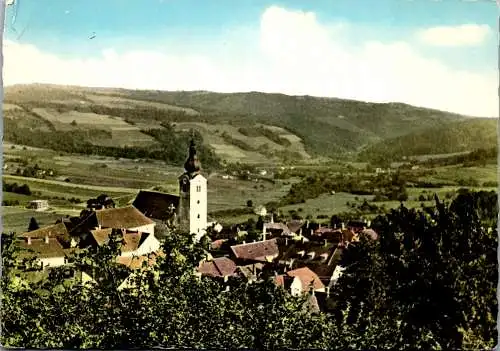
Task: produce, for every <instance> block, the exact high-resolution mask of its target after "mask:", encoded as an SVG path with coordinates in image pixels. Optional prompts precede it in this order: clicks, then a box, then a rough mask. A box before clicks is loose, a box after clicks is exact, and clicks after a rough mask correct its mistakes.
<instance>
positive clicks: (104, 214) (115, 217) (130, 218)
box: [95, 206, 154, 229]
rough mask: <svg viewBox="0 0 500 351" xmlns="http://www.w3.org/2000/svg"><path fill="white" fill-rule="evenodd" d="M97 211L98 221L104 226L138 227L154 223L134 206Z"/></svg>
mask: <svg viewBox="0 0 500 351" xmlns="http://www.w3.org/2000/svg"><path fill="white" fill-rule="evenodd" d="M95 213H96V217H97V223H98V224H99V225H100V226H101V227H103V228H116V229H121V228H137V227H140V226H143V225H147V224H152V223H154V222H153V221H152V220H151V219H149V218H148V217H146V216H145V215H143V214H142V213H141V211H139V210H138V209H136V208H135V207H134V206H127V207H121V208H106V209H103V210H98V211H96V212H95Z"/></svg>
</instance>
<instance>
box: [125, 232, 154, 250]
mask: <svg viewBox="0 0 500 351" xmlns="http://www.w3.org/2000/svg"><path fill="white" fill-rule="evenodd" d="M149 235H152V234H146V233H144V234H143V233H125V234H123V241H124V243H123V245H122V252H129V251H135V250H137V249H138V248H139V246H140V243H141V238H142V237H143V236H149Z"/></svg>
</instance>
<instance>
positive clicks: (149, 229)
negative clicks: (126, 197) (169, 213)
mask: <svg viewBox="0 0 500 351" xmlns="http://www.w3.org/2000/svg"><path fill="white" fill-rule="evenodd" d="M155 225H156V223H151V224H146V225H143V226H140V227H134V228H127V229H128V230H130V231H131V232H141V233H148V234H153V233H154V232H155Z"/></svg>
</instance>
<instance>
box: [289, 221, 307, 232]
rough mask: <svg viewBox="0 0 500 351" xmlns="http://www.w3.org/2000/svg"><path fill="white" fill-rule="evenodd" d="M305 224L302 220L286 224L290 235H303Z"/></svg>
mask: <svg viewBox="0 0 500 351" xmlns="http://www.w3.org/2000/svg"><path fill="white" fill-rule="evenodd" d="M304 224H305V223H304V222H303V221H300V220H295V219H294V220H291V221H289V222H287V223H286V226H287V228H288V230H289V232H290V233H292V234H299V235H301V234H302V227H303V226H304Z"/></svg>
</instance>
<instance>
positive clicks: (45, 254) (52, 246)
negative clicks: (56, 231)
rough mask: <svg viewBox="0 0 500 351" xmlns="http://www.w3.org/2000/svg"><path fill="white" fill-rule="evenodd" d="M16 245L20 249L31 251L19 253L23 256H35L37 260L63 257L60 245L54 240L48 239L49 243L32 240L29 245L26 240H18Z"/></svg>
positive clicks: (41, 240) (43, 240) (42, 240)
mask: <svg viewBox="0 0 500 351" xmlns="http://www.w3.org/2000/svg"><path fill="white" fill-rule="evenodd" d="M18 245H19V246H20V247H21V248H22V249H26V250H32V251H33V252H30V251H24V250H23V251H24V252H22V253H21V255H20V256H21V257H23V256H32V255H34V256H36V257H38V258H53V257H65V256H66V255H65V253H64V250H63V247H62V245H61V244H60V243H59V241H58V240H57V239H55V238H49V242H48V243H46V242H45V239H32V240H31V244H28V241H27V240H19V241H18Z"/></svg>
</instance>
